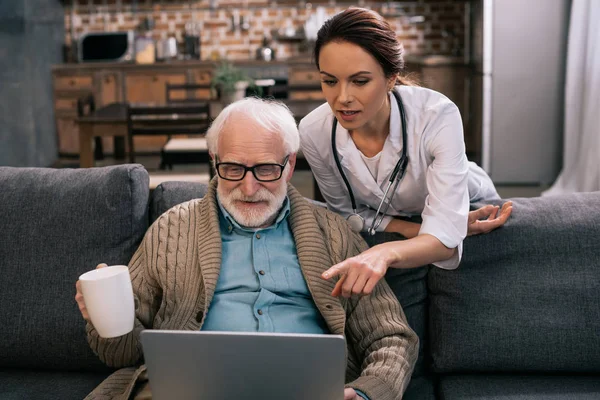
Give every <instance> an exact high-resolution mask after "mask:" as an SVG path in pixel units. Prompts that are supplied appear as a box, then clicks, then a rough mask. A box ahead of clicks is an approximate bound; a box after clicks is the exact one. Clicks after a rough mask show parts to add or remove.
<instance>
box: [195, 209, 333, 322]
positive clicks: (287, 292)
mask: <svg viewBox="0 0 600 400" xmlns="http://www.w3.org/2000/svg"><path fill="white" fill-rule="evenodd" d="M289 203H290V202H289V200H288V199H287V198H286V200H285V202H284V205H283V207H282V209H281V211H280V212H279V214H278V216H277V218H276V220H275V222H274V223H273V224H272V225H271V226H269V227H266V228H261V229H249V228H244V227H241V226H240V225H239V224H238V223H237V222H236V221H235V220H234V219H233V217H231V215H229V213H228V212H227V210H225V209H224V208H223V206H222V205H221V204H220V202H219V209H220V213H219V225H220V230H221V239H222V243H223V245H222V252H223V258H222V263H221V272H220V274H219V279H218V281H217V286H216V288H215V294H214V297H213V300H212V302H211V304H210V308H209V310H208V313H207V315H206V319H205V321H204V325H203V326H202V330H212V331H215V330H218V331H243V332H280V333H329V330H328V328H327V325H326V323H325V320H324V319H323V317H322V316H321V314H320V312H319V310H318V309H317V307H316V305H315V303H314V301H313V298H312V295H311V293H310V291H309V290H308V286H307V285H306V281H305V279H304V275H303V274H302V270H301V269H300V264H299V262H298V255H297V252H296V244H295V241H294V237H293V236H292V232H291V229H290V227H289V224H288V218H287V217H288V215H289V213H290V204H289Z"/></svg>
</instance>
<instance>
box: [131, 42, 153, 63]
mask: <svg viewBox="0 0 600 400" xmlns="http://www.w3.org/2000/svg"><path fill="white" fill-rule="evenodd" d="M154 61H156V44H155V43H154V39H153V38H152V37H151V36H150V35H140V36H137V37H136V38H135V62H136V63H138V64H153V63H154Z"/></svg>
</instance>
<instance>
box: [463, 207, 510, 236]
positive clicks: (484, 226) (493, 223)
mask: <svg viewBox="0 0 600 400" xmlns="http://www.w3.org/2000/svg"><path fill="white" fill-rule="evenodd" d="M498 209H500V207H498V206H494V205H491V204H488V205H487V206H483V207H481V208H480V209H478V210H474V211H471V212H469V225H468V226H467V236H473V235H479V234H480V233H488V232H491V231H493V230H494V229H496V228H499V227H501V226H502V225H504V223H506V221H507V220H508V217H510V214H511V213H512V201H507V202H506V203H504V204H502V209H500V215H498ZM486 217H487V219H482V218H486Z"/></svg>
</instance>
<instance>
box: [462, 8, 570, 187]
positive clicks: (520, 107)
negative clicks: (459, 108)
mask: <svg viewBox="0 0 600 400" xmlns="http://www.w3.org/2000/svg"><path fill="white" fill-rule="evenodd" d="M570 3H571V2H570V0H477V1H473V2H470V3H469V7H470V22H471V23H470V26H471V35H470V45H469V47H470V49H471V51H470V52H469V54H470V58H471V59H470V61H471V63H472V64H471V65H473V68H474V76H473V79H472V81H471V89H470V90H471V96H470V98H471V107H472V112H473V116H472V121H471V123H472V129H474V130H475V132H477V131H480V135H481V136H480V137H481V165H482V167H483V168H484V169H485V170H486V171H487V172H488V173H489V174H490V176H491V178H492V180H493V181H494V182H495V183H496V184H534V185H539V184H544V185H545V184H549V183H551V182H553V181H554V179H555V178H556V176H557V175H558V173H559V171H560V168H561V163H562V138H563V109H564V83H565V66H566V50H567V34H568V23H569V12H570Z"/></svg>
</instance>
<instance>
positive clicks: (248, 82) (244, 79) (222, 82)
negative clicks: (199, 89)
mask: <svg viewBox="0 0 600 400" xmlns="http://www.w3.org/2000/svg"><path fill="white" fill-rule="evenodd" d="M211 86H212V87H213V88H214V89H215V90H216V91H217V93H218V94H219V99H220V100H221V102H222V103H223V105H227V104H229V103H232V102H234V101H236V100H241V99H243V98H244V97H245V95H246V89H248V88H252V89H254V90H256V85H255V84H254V80H253V79H251V78H250V77H249V76H248V75H247V74H246V73H245V72H244V71H242V70H241V69H239V68H237V67H235V66H234V65H232V64H230V63H228V62H223V63H221V64H219V65H218V66H217V68H216V69H215V71H214V74H213V77H212V79H211Z"/></svg>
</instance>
